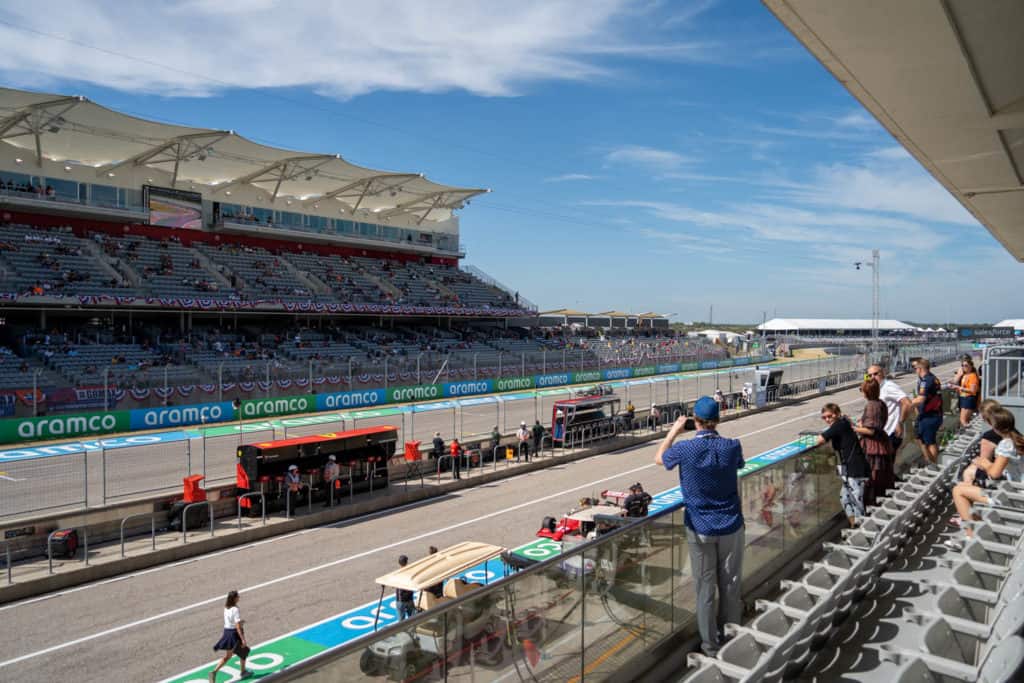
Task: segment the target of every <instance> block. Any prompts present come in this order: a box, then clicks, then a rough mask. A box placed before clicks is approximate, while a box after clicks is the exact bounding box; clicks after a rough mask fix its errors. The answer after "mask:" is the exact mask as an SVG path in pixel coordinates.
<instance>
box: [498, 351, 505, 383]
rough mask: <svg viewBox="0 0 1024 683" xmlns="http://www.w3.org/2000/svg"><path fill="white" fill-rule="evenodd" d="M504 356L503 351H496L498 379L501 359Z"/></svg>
mask: <svg viewBox="0 0 1024 683" xmlns="http://www.w3.org/2000/svg"><path fill="white" fill-rule="evenodd" d="M503 355H505V354H504V352H503V351H498V377H499V378H500V377H501V357H502V356H503Z"/></svg>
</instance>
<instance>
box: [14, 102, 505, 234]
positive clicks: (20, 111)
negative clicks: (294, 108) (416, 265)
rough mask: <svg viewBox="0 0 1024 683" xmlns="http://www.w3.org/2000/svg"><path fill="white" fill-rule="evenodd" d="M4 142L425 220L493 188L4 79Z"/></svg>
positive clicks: (101, 169)
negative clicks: (138, 113)
mask: <svg viewBox="0 0 1024 683" xmlns="http://www.w3.org/2000/svg"><path fill="white" fill-rule="evenodd" d="M0 141H2V142H6V143H8V144H10V145H13V146H15V147H18V148H22V149H24V150H25V151H26V152H27V154H26V156H27V157H28V158H30V159H41V158H46V159H51V160H53V161H60V162H65V163H75V164H81V165H86V166H92V167H95V168H96V175H97V177H99V178H108V177H116V174H117V170H118V169H119V168H124V167H126V166H136V167H137V166H145V167H151V168H154V169H159V170H162V171H166V172H168V173H171V174H172V177H173V182H174V184H175V186H178V187H181V186H182V184H183V183H186V184H187V183H192V184H197V185H205V186H208V188H209V189H208V191H209V192H210V193H211V194H212V195H213V198H214V199H216V197H217V195H218V194H219V195H222V196H223V197H224V199H223V201H230V199H229V198H228V197H229V195H228V193H229V192H230V190H231V188H232V187H236V186H239V185H251V186H254V187H257V188H260V189H262V190H263V191H265V192H266V193H267V196H268V197H269V198H270V200H271V201H274V200H276V199H277V198H278V197H289V198H297V199H299V200H302V201H306V202H309V203H312V202H324V201H331V202H337V203H338V207H339V208H344V209H345V210H346V211H348V212H354V211H356V210H358V209H364V210H366V211H367V212H369V213H370V215H376V216H377V217H378V218H380V219H387V218H389V217H391V216H395V215H399V214H405V215H412V216H415V217H417V218H418V219H419V221H420V222H422V221H424V220H431V221H435V220H444V219H447V218H449V217H450V216H451V212H452V210H453V209H458V208H461V207H462V206H463V205H464V203H465V202H466V200H468V199H469V198H470V197H473V196H475V195H478V194H482V193H485V192H488V191H489V190H485V189H478V188H461V187H452V186H449V185H441V184H439V183H435V182H433V181H431V180H427V179H426V178H425V177H424V176H423V175H422V174H419V173H396V172H392V171H381V170H377V169H372V168H364V167H362V166H357V165H355V164H351V163H349V162H347V161H345V160H344V159H343V158H342V157H341V156H340V155H338V154H317V153H314V154H310V153H306V152H298V151H295V150H290V149H282V148H279V147H268V146H267V145H261V144H259V143H256V142H253V141H251V140H248V139H246V138H244V137H242V136H241V135H238V134H237V133H235V132H234V131H230V130H212V129H207V128H191V127H188V126H176V125H171V124H166V123H159V122H156V121H147V120H145V119H140V118H136V117H134V116H129V115H127V114H122V113H120V112H117V111H114V110H112V109H107V108H106V107H103V106H100V105H98V104H96V103H95V102H92V101H90V100H89V99H87V98H85V97H81V96H66V95H55V94H48V93H36V92H28V91H24V90H14V89H11V88H0ZM185 187H186V188H187V185H185Z"/></svg>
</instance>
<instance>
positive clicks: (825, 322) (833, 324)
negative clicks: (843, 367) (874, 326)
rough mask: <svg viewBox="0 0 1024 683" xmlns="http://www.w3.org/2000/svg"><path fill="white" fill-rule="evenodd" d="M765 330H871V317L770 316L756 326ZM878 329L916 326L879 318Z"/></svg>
mask: <svg viewBox="0 0 1024 683" xmlns="http://www.w3.org/2000/svg"><path fill="white" fill-rule="evenodd" d="M757 329H759V330H765V331H766V332H789V331H798V332H799V331H800V330H865V331H870V330H871V319H870V318H869V319H863V320H862V319H857V318H772V319H771V320H769V321H767V322H765V323H762V324H760V325H758V326H757ZM878 329H880V330H906V331H908V332H916V331H917V329H918V328H916V327H914V326H913V325H908V324H907V323H904V322H900V321H899V320H879V321H878Z"/></svg>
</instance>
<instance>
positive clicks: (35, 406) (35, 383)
mask: <svg viewBox="0 0 1024 683" xmlns="http://www.w3.org/2000/svg"><path fill="white" fill-rule="evenodd" d="M42 371H43V369H42V368H36V369H35V370H33V371H32V417H36V416H37V415H39V373H41V372H42Z"/></svg>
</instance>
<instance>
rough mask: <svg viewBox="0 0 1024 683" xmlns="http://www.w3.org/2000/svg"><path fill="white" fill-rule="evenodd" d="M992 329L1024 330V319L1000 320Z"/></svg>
mask: <svg viewBox="0 0 1024 683" xmlns="http://www.w3.org/2000/svg"><path fill="white" fill-rule="evenodd" d="M992 327H1012V328H1013V329H1015V330H1024V318H1007V319H1006V320H1000V321H999V322H997V323H996V324H995V325H993V326H992Z"/></svg>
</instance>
